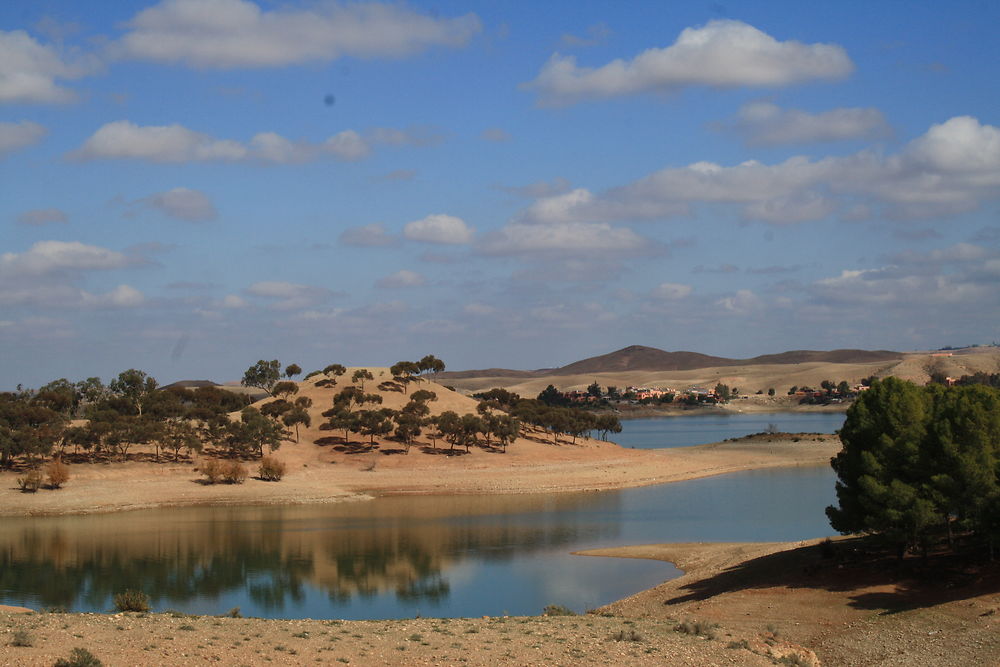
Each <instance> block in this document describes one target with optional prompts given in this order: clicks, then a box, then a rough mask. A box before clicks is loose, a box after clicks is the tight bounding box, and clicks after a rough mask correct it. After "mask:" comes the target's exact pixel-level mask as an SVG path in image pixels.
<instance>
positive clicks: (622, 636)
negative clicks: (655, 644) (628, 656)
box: [609, 630, 645, 642]
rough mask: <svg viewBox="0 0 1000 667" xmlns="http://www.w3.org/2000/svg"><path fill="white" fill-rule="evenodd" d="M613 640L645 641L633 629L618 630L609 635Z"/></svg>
mask: <svg viewBox="0 0 1000 667" xmlns="http://www.w3.org/2000/svg"><path fill="white" fill-rule="evenodd" d="M609 639H610V640H611V641H614V642H641V641H645V640H644V639H643V638H642V635H640V634H639V633H638V632H636V631H635V630H619V631H618V632H616V633H614V634H612V635H611V637H609Z"/></svg>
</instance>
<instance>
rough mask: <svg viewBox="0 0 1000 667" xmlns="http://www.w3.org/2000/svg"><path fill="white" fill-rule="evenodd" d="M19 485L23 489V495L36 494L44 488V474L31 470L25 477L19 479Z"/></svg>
mask: <svg viewBox="0 0 1000 667" xmlns="http://www.w3.org/2000/svg"><path fill="white" fill-rule="evenodd" d="M17 485H18V486H19V487H21V493H34V492H36V491H38V489H40V488H41V487H42V473H40V472H39V471H37V470H29V471H28V472H27V473H25V475H24V477H18V478H17Z"/></svg>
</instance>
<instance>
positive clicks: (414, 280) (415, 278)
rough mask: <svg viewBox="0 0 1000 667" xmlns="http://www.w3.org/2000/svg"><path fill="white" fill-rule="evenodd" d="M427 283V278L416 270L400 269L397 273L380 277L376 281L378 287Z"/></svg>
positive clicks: (398, 286) (418, 285)
mask: <svg viewBox="0 0 1000 667" xmlns="http://www.w3.org/2000/svg"><path fill="white" fill-rule="evenodd" d="M425 284H427V279H426V278H424V277H423V276H422V275H421V274H419V273H417V272H416V271H409V270H407V269H400V270H399V271H396V272H395V273H393V274H391V275H388V276H385V277H383V278H379V279H378V280H377V281H376V282H375V286H376V287H383V288H390V289H399V288H403V287H420V286H422V285H425Z"/></svg>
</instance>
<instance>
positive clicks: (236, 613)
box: [226, 607, 243, 618]
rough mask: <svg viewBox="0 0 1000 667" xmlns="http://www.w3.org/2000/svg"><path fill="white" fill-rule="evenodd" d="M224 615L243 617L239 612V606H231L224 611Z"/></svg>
mask: <svg viewBox="0 0 1000 667" xmlns="http://www.w3.org/2000/svg"><path fill="white" fill-rule="evenodd" d="M226 616H228V617H229V618H243V614H241V613H240V608H239V607H233V608H232V609H230V610H229V611H228V612H226Z"/></svg>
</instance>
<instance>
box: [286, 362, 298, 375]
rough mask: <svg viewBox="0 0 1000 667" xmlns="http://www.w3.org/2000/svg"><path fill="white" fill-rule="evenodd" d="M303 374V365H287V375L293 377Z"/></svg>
mask: <svg viewBox="0 0 1000 667" xmlns="http://www.w3.org/2000/svg"><path fill="white" fill-rule="evenodd" d="M301 374H302V367H301V366H299V365H298V364H288V365H287V366H285V377H286V378H292V377H295V376H296V375H301Z"/></svg>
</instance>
